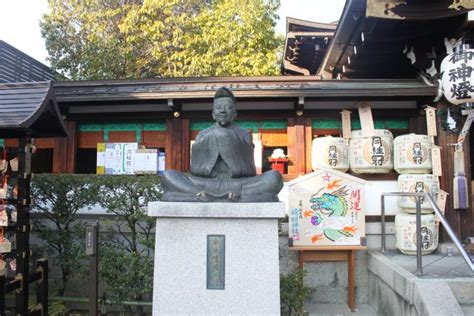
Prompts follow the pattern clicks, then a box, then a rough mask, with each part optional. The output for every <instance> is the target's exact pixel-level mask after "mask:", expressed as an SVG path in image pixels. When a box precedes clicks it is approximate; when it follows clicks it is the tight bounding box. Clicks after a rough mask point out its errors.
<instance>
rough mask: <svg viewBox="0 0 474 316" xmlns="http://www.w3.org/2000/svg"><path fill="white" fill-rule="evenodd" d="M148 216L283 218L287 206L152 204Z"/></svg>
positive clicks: (275, 204)
mask: <svg viewBox="0 0 474 316" xmlns="http://www.w3.org/2000/svg"><path fill="white" fill-rule="evenodd" d="M148 216H152V217H171V218H183V217H190V218H192V217H194V218H283V217H285V204H284V203H283V202H275V203H193V202H161V201H158V202H150V203H148Z"/></svg>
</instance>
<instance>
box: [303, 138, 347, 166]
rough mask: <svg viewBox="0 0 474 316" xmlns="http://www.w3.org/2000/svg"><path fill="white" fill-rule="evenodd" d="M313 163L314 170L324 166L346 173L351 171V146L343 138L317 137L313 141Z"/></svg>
mask: <svg viewBox="0 0 474 316" xmlns="http://www.w3.org/2000/svg"><path fill="white" fill-rule="evenodd" d="M311 163H312V167H313V170H315V169H316V168H317V167H318V166H323V167H327V168H332V169H336V170H339V171H342V172H346V171H347V170H349V145H348V144H347V143H346V141H345V140H344V138H341V137H332V136H327V137H317V138H315V139H313V144H312V148H311Z"/></svg>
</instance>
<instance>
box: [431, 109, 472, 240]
mask: <svg viewBox="0 0 474 316" xmlns="http://www.w3.org/2000/svg"><path fill="white" fill-rule="evenodd" d="M437 108H438V109H445V108H446V104H444V103H442V102H439V103H438V104H437ZM437 128H438V137H437V138H438V142H437V145H439V146H440V147H441V163H442V166H443V175H442V176H441V177H440V179H439V180H440V187H441V189H442V190H444V191H446V192H448V193H449V195H448V199H447V202H446V211H445V217H446V219H447V221H448V223H449V225H450V226H451V228H452V229H453V231H454V232H455V233H456V236H458V238H460V239H462V238H465V237H468V236H472V233H473V230H472V225H473V223H472V219H473V210H472V199H471V198H470V199H469V209H467V210H455V209H453V199H452V194H453V177H454V161H453V160H454V147H453V146H451V144H454V143H456V142H457V138H458V135H457V134H455V133H451V132H447V131H445V130H444V129H443V128H442V126H441V120H440V118H439V117H438V119H437ZM468 137H469V136H467V137H466V139H467V140H468ZM464 159H465V160H464V161H465V164H466V178H467V183H468V194H469V197H471V186H470V184H471V172H470V171H471V167H470V157H469V141H465V142H464ZM440 239H441V240H442V241H449V240H450V239H449V236H448V234H447V233H446V231H445V230H444V229H441V230H440Z"/></svg>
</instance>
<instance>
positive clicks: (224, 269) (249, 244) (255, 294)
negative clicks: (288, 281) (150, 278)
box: [148, 202, 285, 315]
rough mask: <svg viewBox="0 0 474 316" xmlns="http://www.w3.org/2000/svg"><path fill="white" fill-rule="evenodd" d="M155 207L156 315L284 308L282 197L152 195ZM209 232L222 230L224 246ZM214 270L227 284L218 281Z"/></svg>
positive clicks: (218, 233) (152, 212) (151, 206)
mask: <svg viewBox="0 0 474 316" xmlns="http://www.w3.org/2000/svg"><path fill="white" fill-rule="evenodd" d="M148 209H149V211H148V214H149V215H150V216H155V217H157V221H156V244H155V268H154V286H153V315H163V314H216V315H217V314H219V315H224V314H232V313H240V314H267V315H268V314H275V315H276V314H279V313H280V288H279V260H278V259H279V258H278V218H281V217H283V216H284V213H285V207H284V204H283V203H281V202H278V203H174V202H152V203H150V204H149V207H148ZM209 236H219V238H221V239H220V240H222V237H223V240H224V247H221V248H219V247H217V248H213V246H212V242H211V243H210V244H209V242H208V240H209ZM212 238H213V237H211V240H213V239H212ZM219 249H220V251H219ZM213 275H214V276H215V277H216V279H214V281H215V280H218V281H220V282H221V285H223V289H212V287H214V288H215V282H214V281H213V279H212V277H213ZM218 283H219V282H218ZM209 287H211V288H209Z"/></svg>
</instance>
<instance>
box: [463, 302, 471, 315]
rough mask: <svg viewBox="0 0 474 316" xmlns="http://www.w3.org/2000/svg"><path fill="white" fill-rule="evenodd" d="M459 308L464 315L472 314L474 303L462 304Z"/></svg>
mask: <svg viewBox="0 0 474 316" xmlns="http://www.w3.org/2000/svg"><path fill="white" fill-rule="evenodd" d="M461 309H462V311H463V312H464V315H466V316H468V315H470V316H472V315H474V304H462V305H461Z"/></svg>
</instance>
